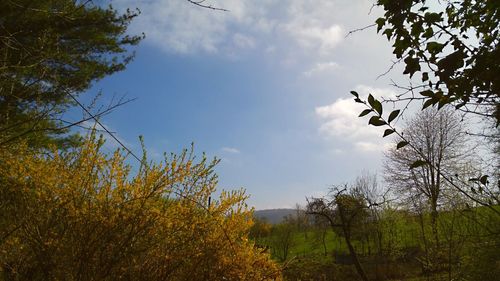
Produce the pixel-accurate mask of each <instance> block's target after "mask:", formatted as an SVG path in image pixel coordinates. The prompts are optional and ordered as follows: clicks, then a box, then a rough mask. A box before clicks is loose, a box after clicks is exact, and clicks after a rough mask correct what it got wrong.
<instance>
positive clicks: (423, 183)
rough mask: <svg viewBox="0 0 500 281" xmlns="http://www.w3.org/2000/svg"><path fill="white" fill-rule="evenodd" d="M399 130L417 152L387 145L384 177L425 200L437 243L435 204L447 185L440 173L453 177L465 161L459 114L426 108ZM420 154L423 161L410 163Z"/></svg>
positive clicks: (406, 194) (414, 197)
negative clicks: (401, 130) (421, 162)
mask: <svg viewBox="0 0 500 281" xmlns="http://www.w3.org/2000/svg"><path fill="white" fill-rule="evenodd" d="M403 132H404V136H405V138H406V140H407V141H408V142H410V143H412V145H413V146H414V147H416V148H417V149H418V151H419V152H416V151H414V150H413V149H412V148H411V147H408V146H405V147H402V148H401V149H395V148H392V149H390V150H389V151H388V152H387V153H386V156H385V157H386V161H385V164H384V175H385V180H386V182H387V183H389V184H390V187H391V189H392V190H393V191H394V192H396V193H397V194H399V195H402V196H403V197H404V198H407V199H411V200H420V199H422V198H423V199H424V200H425V203H426V205H427V206H428V208H429V209H428V210H429V211H430V214H431V226H432V232H433V238H434V242H435V243H436V245H437V246H438V245H439V235H438V227H437V226H438V222H437V220H438V211H439V205H440V203H442V201H443V198H444V196H443V193H444V192H445V191H446V190H447V189H448V190H449V189H450V185H449V184H448V183H447V182H446V181H444V180H443V178H442V175H443V174H444V175H448V176H450V177H453V178H456V177H455V176H452V175H455V174H457V175H458V173H459V171H460V170H461V167H462V166H464V165H465V164H466V162H467V158H468V155H467V154H466V149H467V148H468V147H467V142H468V141H467V136H466V134H465V130H464V127H463V123H462V122H461V120H460V117H459V116H457V114H456V113H455V112H454V111H453V110H451V109H441V110H437V109H435V108H428V109H426V110H424V111H422V112H420V113H419V114H417V115H416V116H415V117H414V118H413V119H410V120H408V122H406V124H405V126H404V128H403ZM396 142H399V140H396ZM421 155H424V156H425V160H422V161H423V162H424V163H423V164H422V165H418V166H416V165H414V167H411V166H412V165H413V163H414V162H415V159H421V158H422V156H421ZM408 167H411V168H408Z"/></svg>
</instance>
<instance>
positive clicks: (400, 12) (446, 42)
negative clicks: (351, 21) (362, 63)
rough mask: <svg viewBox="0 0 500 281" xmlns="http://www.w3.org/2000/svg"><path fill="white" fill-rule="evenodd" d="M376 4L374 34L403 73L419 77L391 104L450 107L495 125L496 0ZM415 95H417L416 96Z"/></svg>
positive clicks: (499, 69) (498, 96) (498, 88)
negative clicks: (388, 43)
mask: <svg viewBox="0 0 500 281" xmlns="http://www.w3.org/2000/svg"><path fill="white" fill-rule="evenodd" d="M433 2H434V1H427V0H404V1H400V0H379V1H377V4H376V5H378V6H381V7H382V8H383V9H384V11H385V14H384V17H381V18H378V19H377V20H376V25H377V31H378V32H382V34H384V35H386V36H387V39H388V40H391V41H392V42H393V45H392V47H393V50H394V52H393V53H394V54H395V56H396V58H397V59H398V62H401V61H402V62H403V63H404V65H405V69H404V72H403V74H406V75H408V76H409V77H410V78H411V77H413V76H414V75H416V74H419V75H420V81H421V83H420V84H418V85H413V86H411V87H409V88H408V92H407V93H406V94H405V95H401V96H399V97H398V98H397V99H396V101H404V100H422V101H423V108H426V107H428V106H431V105H438V107H439V108H441V107H442V106H444V105H448V104H450V105H454V106H455V108H456V109H459V110H461V111H464V112H467V113H474V114H478V115H481V116H484V117H486V118H488V119H490V120H491V121H494V122H495V124H496V126H498V125H499V124H500V77H499V75H498V73H500V63H499V62H500V61H499V58H500V47H499V46H498V43H499V41H500V25H499V19H500V17H499V14H500V4H499V3H498V1H496V0H486V1H473V0H465V1H445V2H441V3H433ZM415 92H418V93H419V95H417V94H416V93H415Z"/></svg>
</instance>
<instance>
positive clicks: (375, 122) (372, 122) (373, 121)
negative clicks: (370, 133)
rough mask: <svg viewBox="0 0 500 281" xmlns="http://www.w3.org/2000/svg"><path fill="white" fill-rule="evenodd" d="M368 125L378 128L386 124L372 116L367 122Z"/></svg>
mask: <svg viewBox="0 0 500 281" xmlns="http://www.w3.org/2000/svg"><path fill="white" fill-rule="evenodd" d="M368 124H370V125H373V126H377V127H378V126H383V125H386V124H387V123H385V121H384V120H381V119H380V117H378V116H372V118H370V120H369V121H368Z"/></svg>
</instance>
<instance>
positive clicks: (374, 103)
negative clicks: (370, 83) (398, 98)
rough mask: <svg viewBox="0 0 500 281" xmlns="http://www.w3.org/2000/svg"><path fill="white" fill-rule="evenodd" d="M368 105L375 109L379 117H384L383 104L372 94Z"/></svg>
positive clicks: (369, 96)
mask: <svg viewBox="0 0 500 281" xmlns="http://www.w3.org/2000/svg"><path fill="white" fill-rule="evenodd" d="M368 103H369V104H370V106H371V107H372V108H373V109H375V111H377V112H378V114H379V115H382V104H381V103H380V102H379V101H378V100H377V99H375V98H374V97H373V96H372V95H371V94H369V95H368Z"/></svg>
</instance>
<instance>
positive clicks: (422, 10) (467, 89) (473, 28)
mask: <svg viewBox="0 0 500 281" xmlns="http://www.w3.org/2000/svg"><path fill="white" fill-rule="evenodd" d="M429 3H430V1H426V0H404V1H399V0H379V1H377V4H376V5H378V6H381V7H382V8H383V9H384V10H385V15H384V17H383V18H379V19H377V20H376V23H375V24H374V25H376V26H377V31H378V32H380V31H382V34H384V35H386V36H387V38H388V40H392V42H393V50H394V54H395V56H396V58H397V59H398V60H397V61H396V62H395V63H400V62H403V63H404V65H405V70H404V72H403V74H405V75H408V76H409V78H412V77H413V76H414V75H415V74H416V73H419V74H421V77H420V81H421V83H418V84H414V83H413V82H412V84H411V85H410V86H399V85H396V86H397V87H398V88H400V89H404V90H405V92H403V93H401V94H400V95H398V96H397V97H396V98H394V99H389V100H384V101H385V102H391V103H394V104H400V103H401V102H406V103H407V104H406V105H405V107H404V108H405V109H406V108H407V107H408V104H409V103H411V102H413V101H417V100H420V101H422V103H423V104H422V109H425V108H427V107H429V106H436V105H437V108H438V109H440V108H442V107H444V106H450V105H453V106H455V108H456V109H457V110H460V111H462V112H464V113H465V114H464V115H463V118H466V116H470V115H467V114H471V113H472V114H473V115H479V116H481V117H483V118H484V119H485V120H486V121H487V122H484V123H487V124H492V125H491V126H490V127H491V128H490V130H486V131H485V133H481V134H480V135H481V136H482V137H486V138H493V139H494V140H493V142H498V130H497V129H498V125H499V124H500V90H499V89H500V83H499V82H500V79H499V76H498V73H499V67H500V64H499V63H498V58H499V57H500V56H499V52H500V49H499V47H498V42H499V40H500V39H499V38H500V36H498V35H499V31H500V25H499V17H498V14H499V13H500V5H499V4H498V1H494V0H487V1H471V0H466V1H445V2H441V3H434V4H433V5H431V4H429ZM391 69H392V67H391ZM351 94H353V95H354V96H355V99H354V100H355V101H356V102H358V103H362V104H365V105H366V106H367V109H366V110H364V111H363V112H361V114H360V117H362V116H366V115H368V114H372V113H373V115H372V116H371V117H370V120H369V124H370V125H373V126H386V127H388V128H387V129H386V130H385V132H384V135H383V136H384V137H386V136H389V135H391V134H394V133H396V134H397V135H398V136H399V137H400V138H401V141H400V142H398V144H397V148H402V147H404V146H407V145H409V147H410V148H412V149H414V151H416V152H417V153H418V152H419V151H418V149H417V148H416V147H415V146H413V145H412V144H411V143H410V142H408V141H407V140H406V139H405V137H404V136H403V135H402V134H400V133H399V132H398V131H397V130H396V128H395V126H394V122H393V121H395V120H397V118H398V117H399V116H400V115H401V114H400V113H401V110H399V109H396V110H393V111H391V112H390V113H389V115H388V116H387V117H384V116H383V111H384V108H383V105H382V102H384V101H382V102H381V101H379V100H377V99H376V98H374V97H373V96H372V95H371V94H370V95H368V99H367V100H362V99H361V98H360V95H359V94H358V93H357V92H355V91H351ZM403 111H404V110H403ZM494 157H496V155H495V156H494ZM419 158H420V159H414V160H415V162H413V164H414V165H421V164H422V163H424V162H425V160H426V159H425V155H420V157H419ZM490 162H491V163H490ZM490 162H489V163H482V164H488V165H496V164H497V163H494V162H496V161H490ZM413 164H412V165H413ZM491 169H493V168H490V170H491ZM486 170H488V169H486ZM441 176H443V179H444V180H445V181H446V182H447V183H448V184H450V185H451V186H453V187H454V188H455V189H456V190H458V191H459V192H460V193H462V194H463V195H465V196H466V197H468V198H469V199H471V200H473V201H474V202H476V203H478V204H480V205H483V206H488V207H489V209H490V210H491V211H493V212H495V213H497V214H498V215H500V212H499V211H498V210H496V209H495V208H492V207H491V206H492V205H495V204H499V203H500V200H499V195H500V193H499V192H498V191H493V190H495V189H498V187H500V180H499V179H498V178H497V179H493V177H498V173H497V172H494V173H493V174H492V175H486V174H483V175H479V176H477V177H474V178H472V179H471V182H470V183H469V184H468V185H467V184H466V185H463V184H461V185H458V184H456V183H455V182H453V179H452V178H450V177H448V176H445V175H441ZM490 182H493V183H494V184H495V183H497V186H496V187H495V186H492V185H490ZM494 184H493V185H494ZM477 189H479V190H483V189H486V190H488V191H489V192H487V196H486V197H485V196H482V195H484V194H482V195H481V196H479V197H478V196H477V193H475V192H473V191H472V190H477ZM492 191H493V192H492Z"/></svg>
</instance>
